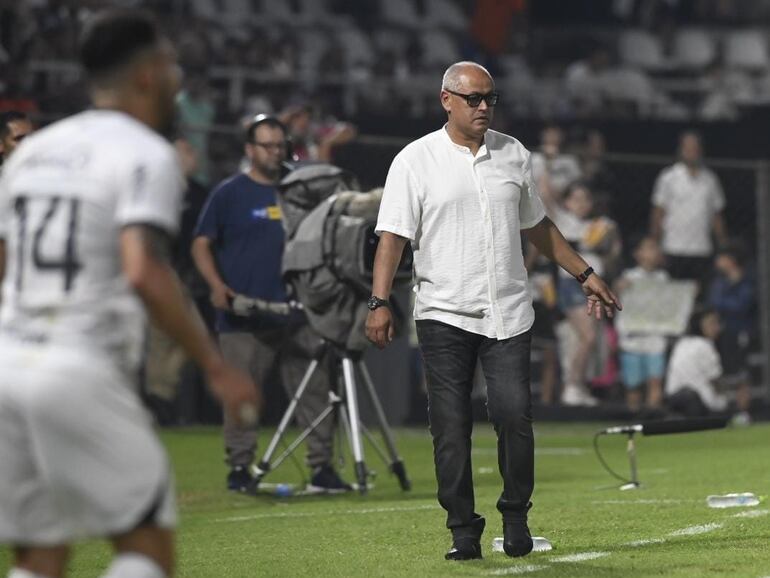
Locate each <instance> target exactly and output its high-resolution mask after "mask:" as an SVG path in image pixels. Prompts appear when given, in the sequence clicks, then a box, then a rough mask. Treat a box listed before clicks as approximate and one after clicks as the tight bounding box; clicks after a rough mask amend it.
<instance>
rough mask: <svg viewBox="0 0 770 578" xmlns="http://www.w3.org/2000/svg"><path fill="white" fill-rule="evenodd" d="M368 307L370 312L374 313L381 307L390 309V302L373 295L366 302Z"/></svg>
mask: <svg viewBox="0 0 770 578" xmlns="http://www.w3.org/2000/svg"><path fill="white" fill-rule="evenodd" d="M366 306H367V307H368V308H369V311H374V310H375V309H379V308H380V307H390V301H388V300H387V299H380V298H379V297H377V296H376V295H372V296H371V297H369V300H368V301H367V302H366Z"/></svg>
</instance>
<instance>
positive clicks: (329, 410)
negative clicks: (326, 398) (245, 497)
mask: <svg viewBox="0 0 770 578" xmlns="http://www.w3.org/2000/svg"><path fill="white" fill-rule="evenodd" d="M336 403H337V402H336V401H333V400H332V401H330V402H329V405H328V406H326V409H324V410H323V411H322V412H321V413H320V414H318V417H317V418H315V419H314V420H313V423H311V424H310V425H309V426H307V428H305V430H304V431H303V432H302V433H301V434H299V435H298V436H297V439H295V440H294V441H293V442H291V443H290V444H289V447H287V448H286V449H285V450H284V452H283V453H282V454H281V455H280V456H278V457H277V458H276V459H275V461H274V462H273V463H272V464H268V470H267V471H269V470H272V469H275V468H277V467H278V466H280V465H281V464H282V463H283V461H284V460H285V459H286V458H288V457H289V456H290V455H291V453H292V452H293V451H294V450H296V449H297V448H298V447H299V445H300V444H301V443H302V442H304V441H305V440H306V439H307V436H309V435H310V434H311V433H313V432H314V431H315V430H316V428H318V426H319V425H321V422H323V421H324V420H325V419H326V418H327V417H328V416H329V414H331V413H332V412H333V411H334V406H335V404H336ZM260 465H261V463H260Z"/></svg>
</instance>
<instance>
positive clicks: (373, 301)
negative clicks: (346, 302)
mask: <svg viewBox="0 0 770 578" xmlns="http://www.w3.org/2000/svg"><path fill="white" fill-rule="evenodd" d="M366 306H367V307H368V308H369V309H370V310H372V311H374V310H375V309H377V298H376V297H369V301H367V302H366Z"/></svg>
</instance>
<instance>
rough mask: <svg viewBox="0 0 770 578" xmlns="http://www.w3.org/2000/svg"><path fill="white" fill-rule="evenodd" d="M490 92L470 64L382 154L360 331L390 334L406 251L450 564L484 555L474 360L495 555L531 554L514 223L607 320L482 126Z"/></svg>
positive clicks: (382, 342)
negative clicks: (429, 122) (388, 158)
mask: <svg viewBox="0 0 770 578" xmlns="http://www.w3.org/2000/svg"><path fill="white" fill-rule="evenodd" d="M497 101H498V93H497V92H496V91H495V85H494V81H493V79H492V77H491V76H490V75H489V73H488V72H487V70H486V69H485V68H483V67H482V66H480V65H478V64H476V63H473V62H458V63H456V64H453V65H452V66H450V67H449V68H448V69H447V71H446V73H445V74H444V78H443V83H442V86H441V105H442V106H443V108H444V110H445V111H446V113H447V118H448V120H447V124H446V125H445V126H444V127H443V128H441V129H439V130H437V131H435V132H432V133H430V134H428V135H426V136H424V137H422V138H421V139H418V140H417V141H415V142H413V143H411V144H409V145H408V146H407V147H406V148H404V150H402V151H401V152H400V153H399V154H398V155H397V156H396V158H395V159H394V160H393V164H392V165H391V167H390V171H389V173H388V178H387V181H386V184H385V191H384V194H383V199H382V204H381V206H380V213H379V218H378V223H377V229H376V230H377V232H378V233H379V234H380V235H381V237H380V243H379V246H378V249H377V255H376V258H375V264H374V281H373V288H372V292H373V295H372V297H371V298H370V300H369V308H370V310H371V311H370V313H369V317H368V319H367V326H366V332H367V336H368V338H369V339H370V340H371V341H372V342H373V343H374V344H376V345H377V346H378V347H380V348H383V347H385V346H386V345H387V344H388V343H389V342H390V340H391V339H392V337H393V318H392V315H391V312H390V309H389V307H388V298H389V297H390V292H391V286H392V281H393V276H394V274H395V271H396V267H397V266H398V263H399V260H400V258H401V254H402V253H403V250H404V246H405V245H406V243H407V242H411V244H412V249H413V252H414V276H415V277H414V278H415V293H416V299H415V308H414V318H415V320H416V323H417V335H418V338H419V342H420V349H421V352H422V356H423V361H424V366H425V373H426V377H427V383H428V398H429V418H430V428H431V433H432V435H433V444H434V458H435V463H436V477H437V480H438V498H439V502H440V503H441V505H442V507H443V508H444V509H445V510H446V511H447V527H448V528H449V529H450V530H451V531H452V539H453V545H452V549H451V550H449V552H448V553H447V554H446V556H445V558H446V559H447V560H469V559H474V558H481V546H480V538H481V534H482V532H483V530H484V526H485V521H484V518H482V517H481V516H480V515H479V514H477V513H476V511H475V503H474V495H473V480H472V470H471V431H472V411H471V398H470V394H471V389H472V386H473V373H474V369H475V366H476V362H477V360H478V361H480V362H481V367H482V369H483V371H484V376H485V378H486V382H487V402H488V403H487V406H488V412H489V419H490V421H491V422H492V423H493V425H494V427H495V431H496V432H497V435H498V460H499V466H500V473H501V475H502V477H503V482H504V488H503V492H502V494H501V496H500V499H499V500H498V502H497V508H498V510H499V511H500V512H501V513H502V516H503V530H504V543H503V546H504V550H505V552H506V553H507V554H508V555H509V556H524V555H526V554H528V553H529V552H530V551H531V550H532V537H531V535H530V532H529V528H528V526H527V512H528V511H529V508H530V507H531V503H530V501H529V500H530V497H531V495H532V490H533V487H534V439H533V434H532V412H531V392H530V379H529V358H530V328H531V326H532V323H533V320H534V313H533V310H532V299H531V296H530V294H529V291H528V289H527V273H526V270H525V269H524V263H523V258H522V248H521V235H520V233H521V231H525V233H526V235H527V238H528V239H529V240H530V241H531V242H532V243H533V244H534V245H535V246H536V247H537V248H538V249H539V250H540V252H541V253H542V254H543V255H545V256H547V257H548V258H550V259H552V260H554V261H555V262H557V263H558V264H559V265H561V266H562V267H563V268H564V269H566V270H567V271H568V272H569V273H571V274H572V275H574V276H575V277H576V278H577V279H578V280H579V281H581V283H582V284H583V289H584V291H585V293H586V296H587V299H588V303H587V312H588V314H589V315H592V314H593V315H596V316H597V317H601V316H602V314H606V315H608V316H612V315H613V312H614V310H615V309H619V308H620V303H619V301H618V299H617V298H616V297H615V296H614V295H613V294H612V292H611V291H610V290H609V289H608V288H607V285H606V284H605V283H604V281H602V280H601V279H600V278H599V276H597V275H596V274H594V273H593V270H592V269H591V268H590V267H589V266H588V264H587V263H586V262H585V261H584V260H583V259H582V258H581V257H580V255H578V254H577V253H576V252H575V251H574V250H573V249H572V248H571V247H570V245H569V244H568V243H567V241H565V240H564V237H563V236H562V235H561V233H560V232H559V230H558V229H557V228H556V227H555V226H554V224H553V223H552V222H551V221H550V220H549V219H548V218H547V217H546V216H545V212H544V210H543V205H542V203H541V201H540V197H539V194H538V191H537V187H536V185H535V182H534V180H533V178H532V171H531V163H530V153H529V151H528V150H527V149H525V148H524V147H523V146H522V145H521V143H519V141H517V140H516V139H514V138H513V137H510V136H508V135H505V134H502V133H499V132H496V131H493V130H490V129H489V126H490V124H491V122H492V117H493V113H494V107H495V105H496V104H497Z"/></svg>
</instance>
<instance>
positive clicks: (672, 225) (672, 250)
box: [652, 162, 725, 257]
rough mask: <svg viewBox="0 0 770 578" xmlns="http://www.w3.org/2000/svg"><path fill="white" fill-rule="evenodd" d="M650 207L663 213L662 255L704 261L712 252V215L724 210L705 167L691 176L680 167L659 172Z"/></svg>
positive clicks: (720, 195) (719, 192) (714, 181)
mask: <svg viewBox="0 0 770 578" xmlns="http://www.w3.org/2000/svg"><path fill="white" fill-rule="evenodd" d="M652 204H653V205H655V206H656V207H660V208H661V209H663V211H664V214H663V251H665V252H666V253H668V254H669V255H680V256H691V257H708V256H709V255H711V253H712V252H713V246H712V243H711V228H712V221H713V219H714V215H716V214H717V213H718V212H719V211H721V210H722V209H723V208H724V206H725V195H724V193H723V192H722V185H720V184H719V179H718V178H717V176H716V175H715V174H714V173H713V172H712V171H711V170H709V169H707V168H706V167H703V166H702V167H699V168H698V171H697V172H696V173H695V174H694V175H693V174H692V173H691V172H690V170H689V169H688V168H687V166H686V165H685V164H684V163H681V162H680V163H676V164H673V165H671V166H670V167H668V168H666V169H664V170H663V171H661V173H660V176H659V177H658V180H657V181H656V182H655V190H654V192H653V194H652Z"/></svg>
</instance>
